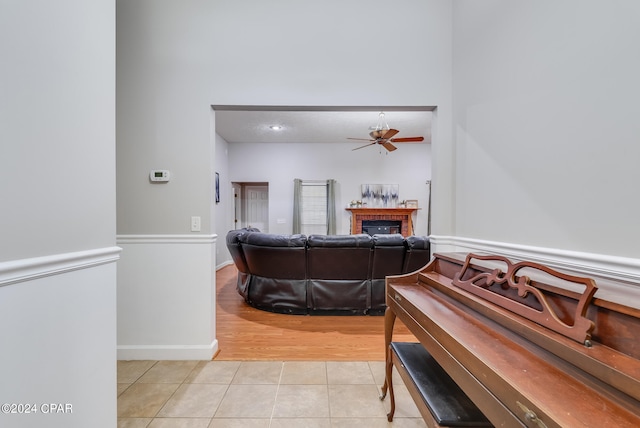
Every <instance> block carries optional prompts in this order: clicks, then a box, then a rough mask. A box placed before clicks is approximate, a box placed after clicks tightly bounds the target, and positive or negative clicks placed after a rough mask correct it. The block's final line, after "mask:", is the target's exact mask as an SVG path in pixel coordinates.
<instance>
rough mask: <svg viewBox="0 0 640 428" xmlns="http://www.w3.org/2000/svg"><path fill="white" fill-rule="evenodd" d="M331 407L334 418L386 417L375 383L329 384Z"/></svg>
mask: <svg viewBox="0 0 640 428" xmlns="http://www.w3.org/2000/svg"><path fill="white" fill-rule="evenodd" d="M329 408H330V409H331V417H332V418H362V417H365V418H366V417H373V418H378V417H385V416H386V415H387V412H386V410H385V408H384V405H383V404H382V402H381V401H380V398H379V394H378V388H377V387H376V386H375V385H373V384H372V385H329Z"/></svg>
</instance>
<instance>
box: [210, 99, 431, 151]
mask: <svg viewBox="0 0 640 428" xmlns="http://www.w3.org/2000/svg"><path fill="white" fill-rule="evenodd" d="M367 109H368V110H364V109H363V108H357V107H347V108H345V107H342V108H340V107H339V108H327V107H323V108H311V107H295V108H294V107H236V106H234V107H229V106H214V110H215V117H216V119H215V121H216V132H217V133H218V134H219V135H220V136H221V137H222V138H224V139H225V140H226V141H227V142H228V143H352V144H353V145H354V147H357V146H358V145H362V144H366V141H353V140H348V139H347V137H353V138H362V139H368V138H369V132H371V129H370V127H375V126H376V124H377V123H378V115H379V113H380V111H381V110H382V109H384V110H383V111H384V113H385V119H386V122H387V123H388V125H389V127H391V128H393V129H397V130H399V131H400V132H399V133H398V134H397V135H396V136H395V137H396V138H402V137H420V136H422V137H424V139H425V140H424V143H430V142H431V116H432V111H431V110H432V109H430V108H426V107H419V108H411V107H409V108H400V107H393V108H389V107H386V108H380V107H378V108H375V110H373V109H372V108H367ZM271 125H280V126H282V129H281V130H279V131H274V130H272V129H270V128H269V126H271Z"/></svg>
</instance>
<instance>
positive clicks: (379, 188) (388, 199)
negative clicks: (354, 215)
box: [360, 184, 399, 208]
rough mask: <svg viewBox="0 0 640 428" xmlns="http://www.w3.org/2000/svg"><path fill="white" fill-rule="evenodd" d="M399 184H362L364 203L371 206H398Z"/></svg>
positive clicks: (361, 191)
mask: <svg viewBox="0 0 640 428" xmlns="http://www.w3.org/2000/svg"><path fill="white" fill-rule="evenodd" d="M398 187H399V186H398V185H397V184H362V185H361V186H360V194H361V196H362V205H363V206H365V205H366V206H367V207H369V208H396V206H397V205H398V199H399V194H398Z"/></svg>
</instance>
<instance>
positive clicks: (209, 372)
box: [185, 361, 240, 385]
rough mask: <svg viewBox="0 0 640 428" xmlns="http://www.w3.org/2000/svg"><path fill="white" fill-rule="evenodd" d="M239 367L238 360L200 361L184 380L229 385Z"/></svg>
mask: <svg viewBox="0 0 640 428" xmlns="http://www.w3.org/2000/svg"><path fill="white" fill-rule="evenodd" d="M239 367H240V361H200V362H199V363H198V364H197V365H196V367H195V368H194V369H193V370H192V371H191V373H190V374H189V376H188V377H187V379H186V381H185V382H187V383H217V384H224V385H229V384H230V383H231V381H232V380H233V377H234V376H235V374H236V372H237V371H238V368H239Z"/></svg>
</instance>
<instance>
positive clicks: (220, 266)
mask: <svg viewBox="0 0 640 428" xmlns="http://www.w3.org/2000/svg"><path fill="white" fill-rule="evenodd" d="M232 264H233V260H227V261H226V262H222V263H220V264H219V265H218V266H216V271H218V270H220V269H222V268H225V267H227V266H231V265H232Z"/></svg>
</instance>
